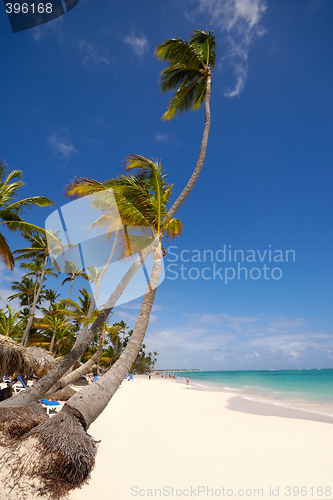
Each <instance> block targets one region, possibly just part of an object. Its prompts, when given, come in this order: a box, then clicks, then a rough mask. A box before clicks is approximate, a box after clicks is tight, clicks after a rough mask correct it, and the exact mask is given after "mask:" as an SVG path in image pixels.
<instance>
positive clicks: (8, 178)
mask: <svg viewBox="0 0 333 500" xmlns="http://www.w3.org/2000/svg"><path fill="white" fill-rule="evenodd" d="M21 178H22V172H21V171H20V170H13V171H12V172H10V173H9V174H8V171H7V166H6V165H5V163H4V162H3V161H0V220H1V221H2V222H0V226H1V225H5V226H6V227H7V228H8V229H9V230H11V231H18V232H21V233H31V232H33V231H41V230H42V229H41V228H39V227H38V226H35V225H34V224H30V223H28V222H25V221H24V220H23V218H22V217H21V215H20V214H22V213H24V212H25V211H26V210H27V209H32V208H33V207H34V206H39V207H47V206H50V205H53V201H51V200H49V199H48V198H45V197H44V196H33V197H29V198H25V199H23V200H19V201H15V199H16V198H17V195H18V190H19V188H20V187H22V186H23V185H24V183H23V182H22V181H21V180H15V181H14V179H21ZM12 181H14V182H12ZM0 260H1V261H2V262H3V263H4V264H5V265H6V266H7V267H8V269H10V270H12V269H13V268H14V265H15V262H14V256H13V254H12V252H11V250H10V248H9V245H8V243H7V240H6V238H5V236H4V235H3V234H2V232H0Z"/></svg>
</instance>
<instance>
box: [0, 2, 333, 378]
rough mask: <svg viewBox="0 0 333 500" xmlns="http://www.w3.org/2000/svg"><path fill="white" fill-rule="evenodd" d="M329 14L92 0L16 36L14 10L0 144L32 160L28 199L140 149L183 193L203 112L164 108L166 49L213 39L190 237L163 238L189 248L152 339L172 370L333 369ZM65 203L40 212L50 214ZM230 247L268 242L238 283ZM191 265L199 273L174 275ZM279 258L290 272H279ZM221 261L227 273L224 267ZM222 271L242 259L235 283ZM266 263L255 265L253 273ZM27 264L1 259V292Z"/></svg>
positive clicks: (12, 161)
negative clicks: (205, 133) (161, 49)
mask: <svg viewBox="0 0 333 500" xmlns="http://www.w3.org/2000/svg"><path fill="white" fill-rule="evenodd" d="M0 17H1V16H0ZM332 23H333V3H332V2H331V1H329V0H299V1H298V0H279V1H277V0H273V1H269V0H266V1H264V0H177V1H173V0H170V1H169V0H166V1H164V2H163V3H162V2H155V1H152V0H148V1H145V2H140V3H139V2H134V1H128V2H102V5H98V6H96V2H93V1H92V0H80V2H79V4H78V5H77V7H75V8H74V9H73V10H72V11H71V12H69V13H67V14H66V15H65V16H63V17H61V18H59V19H58V20H55V21H53V22H52V23H49V24H46V25H43V26H40V27H38V28H34V29H31V30H28V31H25V32H20V33H16V34H10V33H8V32H6V26H5V23H4V18H3V16H2V23H1V24H0V26H2V27H3V29H2V32H1V33H0V37H1V42H2V43H1V49H0V58H1V59H0V60H1V76H2V78H1V94H0V99H1V132H0V156H1V157H2V158H4V159H5V161H6V162H7V164H8V166H9V168H10V169H11V170H12V169H20V170H22V171H23V176H24V181H25V183H26V184H25V186H24V188H23V189H22V190H21V195H22V197H23V196H32V195H37V194H43V195H44V196H48V197H49V198H51V199H52V200H54V202H55V208H59V207H60V206H62V205H63V204H64V203H67V202H68V200H67V199H66V198H65V197H64V196H63V187H64V186H65V185H66V184H67V183H68V182H69V181H70V180H71V179H73V177H75V176H87V177H92V178H96V179H98V180H104V179H108V178H111V177H114V176H116V175H118V174H119V173H121V172H122V169H123V163H122V162H123V159H124V157H125V156H126V155H128V154H131V153H137V154H141V155H144V156H147V157H150V158H158V159H160V160H162V165H163V168H164V170H165V172H167V173H168V175H169V182H171V183H172V184H174V195H173V199H175V198H176V196H177V195H178V194H179V193H180V191H181V190H182V188H183V187H184V185H185V183H186V182H187V180H188V178H189V176H190V175H191V172H192V170H193V168H194V165H195V162H196V158H197V154H198V151H199V147H200V141H201V135H202V130H203V124H204V115H203V110H200V111H198V112H196V113H193V112H191V113H189V114H187V115H184V116H181V117H177V118H175V119H174V120H172V121H170V122H163V121H162V120H161V119H160V117H161V115H162V114H163V112H164V111H165V109H166V104H167V100H168V97H169V96H167V95H163V94H161V93H160V92H159V88H158V75H159V72H160V71H161V69H162V68H163V64H162V63H161V62H159V61H157V60H156V59H155V58H154V48H155V47H156V45H157V44H158V43H160V42H162V41H164V40H165V39H168V38H171V37H177V36H180V37H182V38H188V36H189V35H190V33H191V31H192V30H193V29H203V30H208V29H212V30H213V31H214V34H215V35H216V40H217V43H218V45H219V52H218V59H217V64H216V68H215V70H214V73H213V88H212V99H211V110H212V125H211V134H210V138H209V144H208V151H207V156H206V161H205V165H204V168H203V171H202V173H201V175H200V178H199V180H198V183H197V185H196V186H195V189H194V190H193V192H192V193H191V195H190V196H189V197H188V199H187V200H186V202H185V203H184V205H183V206H182V207H181V209H180V210H179V213H178V217H179V218H180V219H181V220H182V222H183V224H184V231H183V234H182V236H181V238H179V239H178V240H176V241H174V242H166V243H165V246H166V248H167V251H168V248H169V247H170V246H176V247H177V249H175V248H173V249H172V248H171V249H170V250H169V251H168V257H167V259H165V268H166V276H165V280H164V281H163V283H162V284H161V285H160V287H159V289H158V293H157V297H156V304H155V306H154V310H153V314H152V318H151V322H150V325H149V328H148V332H147V337H146V341H145V343H146V345H147V346H148V348H149V349H151V350H157V351H158V352H159V361H158V366H159V367H160V368H201V369H220V370H221V369H252V368H253V369H258V368H263V369H265V368H311V367H315V368H316V367H327V368H328V367H332V361H333V330H332V319H333V318H332V307H331V302H332V280H333V274H332V259H331V254H332V231H331V227H332V215H333V213H332V196H331V192H332V180H333V175H332V163H333V154H332V116H333V98H332V95H333V94H332V77H333V67H332V63H331V54H332V51H333V32H332ZM7 31H8V30H7ZM51 212H52V209H38V210H37V209H36V210H34V212H33V213H31V214H29V216H28V218H29V220H31V221H32V222H35V223H37V224H40V225H43V224H44V221H45V219H46V218H47V216H48V215H50V213H51ZM10 242H11V243H12V245H13V247H14V248H15V247H19V246H20V244H21V240H20V239H19V238H17V237H13V236H10ZM224 245H226V249H227V250H228V249H229V245H231V247H230V248H231V249H232V250H243V252H244V256H245V257H246V255H249V254H248V253H246V252H247V250H250V249H251V250H254V251H255V253H256V255H257V261H256V262H244V263H241V264H242V266H244V267H246V268H247V272H248V279H247V280H245V279H244V275H245V271H243V275H241V279H239V280H238V279H237V265H238V262H229V263H228V262H218V261H217V260H216V252H217V251H218V250H223V249H224ZM270 245H271V246H270ZM269 249H271V251H272V252H273V253H272V255H273V256H274V255H277V253H275V254H274V250H277V249H279V250H281V251H282V252H283V254H284V255H285V251H286V250H291V249H292V250H294V251H295V261H293V260H289V262H269V261H268V251H269ZM182 250H189V252H188V253H184V254H183V256H185V258H188V256H189V255H190V256H192V255H193V253H192V252H193V251H194V250H197V251H199V252H201V254H202V253H203V250H211V251H212V252H213V255H214V262H206V263H204V262H193V261H190V262H187V263H186V262H181V257H180V253H181V251H182ZM265 250H267V253H266V257H265V259H264V261H263V262H260V260H259V257H258V253H257V251H259V252H260V255H261V256H263V255H264V252H265ZM175 253H176V254H177V256H178V261H177V262H171V261H173V260H174V259H175V258H176V257H175V256H174V255H172V254H175ZM196 255H198V252H197V253H196ZM207 255H208V254H207ZM238 255H241V254H240V253H239V254H238ZM218 256H220V257H221V256H222V254H221V253H220V254H218ZM220 257H219V258H220ZM170 264H173V266H174V267H171V268H170V267H168V266H170ZM181 264H183V265H184V266H185V267H187V271H186V272H187V274H186V273H185V271H184V276H185V277H187V279H181V277H180V276H179V277H178V278H177V279H171V278H174V277H175V274H174V272H172V271H177V272H178V273H180V269H179V266H180V265H181ZM265 264H266V266H267V267H269V268H270V270H269V271H267V273H269V274H268V276H271V275H270V272H271V270H272V268H273V267H276V268H278V269H281V272H282V276H281V278H280V279H273V278H272V277H270V279H265V278H264V276H263V271H262V267H263V266H264V265H265ZM214 265H215V266H217V268H215V271H216V270H218V269H219V268H221V267H222V271H221V275H222V277H223V279H220V278H219V276H218V275H216V276H215V279H213V271H214V270H213V267H214ZM177 266H178V267H177ZM205 267H208V270H206V271H205V272H204V276H206V277H211V279H204V278H203V277H202V274H201V273H202V270H203V269H204V268H205ZM225 267H229V268H234V269H235V272H236V274H235V278H234V279H232V280H230V281H228V282H227V284H226V283H225V279H224V278H225V275H224V273H225ZM254 267H256V268H259V269H260V270H261V277H260V278H259V279H251V277H250V276H249V273H250V272H251V269H252V268H254ZM190 268H195V269H197V270H194V271H190V273H191V276H192V278H193V277H194V278H195V277H196V276H197V275H198V273H199V277H198V279H191V278H190V277H189V276H188V270H189V269H190ZM228 273H229V276H232V274H233V271H232V270H229V271H228ZM20 275H22V273H21V271H20V270H19V269H17V270H15V271H14V273H13V274H12V275H9V273H8V272H6V271H5V270H4V269H3V268H1V278H2V279H1V290H0V295H1V296H2V298H3V301H2V303H4V299H5V297H6V296H7V295H8V294H9V293H10V281H11V280H12V279H18V278H19V277H20ZM252 275H253V276H255V277H256V276H257V275H258V271H252ZM279 275H280V271H275V276H279ZM242 276H243V277H242ZM60 280H61V278H59V279H58V282H59V284H57V283H54V282H52V286H53V287H54V286H57V287H58V289H59V290H60V289H61V285H60V283H61V281H62V280H61V281H60ZM82 284H83V283H79V284H78V286H77V288H76V294H77V292H78V288H79V286H80V285H82ZM50 285H51V282H50ZM63 288H64V290H63V294H64V296H65V295H67V293H68V290H67V289H66V290H65V287H63ZM139 307H140V301H139V300H135V301H132V302H130V303H128V304H124V305H122V306H119V307H118V308H117V311H116V312H115V315H114V319H115V320H117V319H124V320H125V321H126V322H127V323H128V324H129V325H130V326H134V323H135V318H136V315H137V313H138V310H139Z"/></svg>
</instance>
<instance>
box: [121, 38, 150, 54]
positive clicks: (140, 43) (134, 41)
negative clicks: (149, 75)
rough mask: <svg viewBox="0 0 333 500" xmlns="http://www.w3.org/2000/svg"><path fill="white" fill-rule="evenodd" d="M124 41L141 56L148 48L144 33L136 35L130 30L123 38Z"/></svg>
mask: <svg viewBox="0 0 333 500" xmlns="http://www.w3.org/2000/svg"><path fill="white" fill-rule="evenodd" d="M124 43H126V44H127V45H130V46H131V47H132V49H133V50H134V54H135V55H136V56H139V57H143V56H144V55H145V54H146V52H147V51H148V50H149V44H148V40H147V38H146V37H145V35H136V34H135V33H134V32H132V33H131V34H130V35H129V36H127V37H126V38H124Z"/></svg>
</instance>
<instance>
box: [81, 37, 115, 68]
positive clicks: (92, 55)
mask: <svg viewBox="0 0 333 500" xmlns="http://www.w3.org/2000/svg"><path fill="white" fill-rule="evenodd" d="M76 46H77V48H78V49H79V52H80V54H81V58H82V59H81V60H82V63H83V64H84V65H85V66H88V67H89V66H90V67H91V66H99V65H101V64H106V65H107V66H108V65H110V57H109V49H108V48H107V47H106V48H104V49H102V48H101V47H97V46H96V45H94V44H93V43H91V42H87V41H86V40H83V39H81V40H79V41H78V42H76Z"/></svg>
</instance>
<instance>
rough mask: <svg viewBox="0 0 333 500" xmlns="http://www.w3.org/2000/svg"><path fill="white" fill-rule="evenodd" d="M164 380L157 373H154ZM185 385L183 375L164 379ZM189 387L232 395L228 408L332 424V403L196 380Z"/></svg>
mask: <svg viewBox="0 0 333 500" xmlns="http://www.w3.org/2000/svg"><path fill="white" fill-rule="evenodd" d="M154 376H156V377H158V378H161V379H162V380H164V378H162V377H160V376H159V375H154ZM165 380H168V381H173V382H176V383H179V384H182V385H185V382H184V381H185V378H184V377H177V379H168V378H167V379H165ZM189 388H191V389H192V390H196V391H209V392H218V393H219V392H220V393H222V394H226V395H228V396H230V397H232V400H230V401H234V402H233V403H231V402H230V407H229V409H230V410H232V411H241V412H243V413H250V414H256V415H266V416H277V417H278V416H281V417H285V418H303V419H306V420H313V421H315V422H326V423H331V424H333V404H329V403H315V402H313V401H307V400H305V399H303V400H300V399H274V396H273V397H268V396H263V395H260V394H255V393H253V394H251V393H248V392H242V391H241V390H240V389H236V388H230V387H223V386H218V385H214V384H212V385H209V384H207V382H206V384H202V383H200V381H198V380H196V379H195V380H194V381H191V379H190V383H189Z"/></svg>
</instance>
